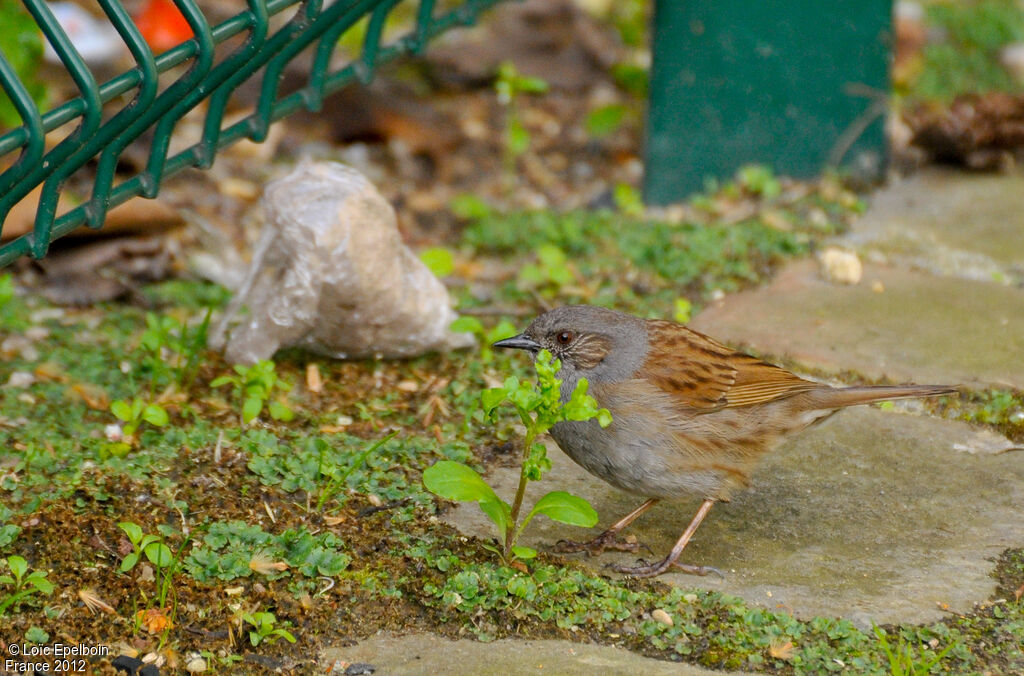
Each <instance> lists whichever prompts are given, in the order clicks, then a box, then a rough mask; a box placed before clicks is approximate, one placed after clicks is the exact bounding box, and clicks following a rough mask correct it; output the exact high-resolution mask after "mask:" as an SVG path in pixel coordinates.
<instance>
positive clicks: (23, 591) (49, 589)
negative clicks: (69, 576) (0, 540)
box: [0, 556, 53, 617]
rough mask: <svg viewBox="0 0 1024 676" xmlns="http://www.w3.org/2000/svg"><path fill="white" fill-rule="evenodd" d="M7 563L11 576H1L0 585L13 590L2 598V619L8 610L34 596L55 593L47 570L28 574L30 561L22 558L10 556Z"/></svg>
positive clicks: (0, 601) (0, 611)
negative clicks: (47, 577) (48, 578)
mask: <svg viewBox="0 0 1024 676" xmlns="http://www.w3.org/2000/svg"><path fill="white" fill-rule="evenodd" d="M5 563H6V564H7V568H8V569H10V571H11V574H10V575H0V585H7V586H9V587H13V588H12V589H11V590H10V592H9V593H8V594H7V595H6V596H4V597H0V617H3V616H4V615H5V614H6V613H7V609H8V608H11V607H12V606H15V605H17V604H20V603H21V601H22V600H24V599H26V598H28V597H29V596H32V595H33V594H44V595H46V596H49V595H50V594H52V593H53V583H52V582H50V581H49V580H47V579H46V571H45V570H33V571H32V572H31V573H30V572H28V561H26V560H25V559H23V558H21V557H20V556H8V557H7V559H6V560H5Z"/></svg>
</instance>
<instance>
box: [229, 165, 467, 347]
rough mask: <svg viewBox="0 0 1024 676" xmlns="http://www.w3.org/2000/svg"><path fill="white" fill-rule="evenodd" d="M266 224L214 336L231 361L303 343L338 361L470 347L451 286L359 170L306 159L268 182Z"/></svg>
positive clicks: (265, 207)
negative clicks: (405, 238) (407, 240)
mask: <svg viewBox="0 0 1024 676" xmlns="http://www.w3.org/2000/svg"><path fill="white" fill-rule="evenodd" d="M263 208H264V211H265V213H266V224H265V225H264V229H263V234H262V236H261V238H260V241H259V243H258V245H257V247H256V250H255V251H254V254H253V260H252V264H251V265H250V267H249V271H248V273H247V275H246V278H245V280H244V281H243V283H242V286H241V287H240V288H239V290H238V292H237V293H236V294H235V297H234V298H233V299H232V300H231V303H230V304H229V305H228V308H227V309H226V311H225V313H224V317H223V318H222V319H221V321H220V322H219V323H218V325H217V326H216V327H215V328H214V330H213V332H212V333H211V338H210V344H211V347H213V348H214V349H221V348H222V347H223V345H224V337H225V334H226V333H227V329H228V325H229V324H230V323H231V322H232V321H233V320H234V319H235V318H236V317H237V316H238V314H239V310H240V309H241V308H242V306H243V305H244V306H247V307H248V308H249V314H248V315H247V316H244V317H243V318H242V322H241V323H239V324H238V325H237V326H235V327H234V328H233V329H232V330H231V333H230V338H229V339H228V342H227V349H226V351H225V356H226V358H227V359H228V360H229V361H231V362H232V363H246V364H251V363H253V362H256V361H257V360H260V359H270V358H271V357H272V356H273V355H274V353H275V352H277V350H279V349H281V348H285V347H299V348H304V349H307V350H310V351H311V352H316V353H318V354H323V355H327V356H330V357H335V358H339V359H344V358H353V359H358V358H366V357H377V358H386V357H412V356H415V355H419V354H423V353H425V352H431V351H441V350H449V349H455V348H463V347H469V346H471V345H473V344H474V342H475V341H474V338H473V337H472V335H471V334H467V333H452V332H451V331H450V330H449V329H448V327H449V326H450V325H451V323H452V321H453V320H454V319H455V318H456V314H455V311H454V310H452V308H451V304H450V300H449V297H448V290H447V289H446V288H445V287H444V285H443V284H442V283H441V281H440V280H439V279H437V277H435V276H434V275H433V274H432V273H431V272H430V270H429V269H427V267H426V266H425V265H424V264H423V263H422V262H421V261H420V260H419V258H417V257H416V255H415V254H413V252H412V251H410V250H409V248H408V247H406V246H405V244H404V243H403V242H402V240H401V237H400V236H399V233H398V228H397V225H396V218H395V211H394V209H392V208H391V205H390V204H389V203H388V201H387V200H385V199H384V197H383V196H381V194H380V193H379V192H377V189H376V188H375V187H374V186H373V184H372V183H370V181H369V180H367V179H366V177H364V176H363V175H362V174H360V173H359V172H358V171H356V170H354V169H351V168H349V167H346V166H344V165H341V164H336V163H333V162H318V163H313V162H305V163H302V164H300V165H299V166H298V167H296V168H295V170H294V171H292V172H291V173H290V174H288V175H287V176H284V177H283V178H280V179H277V180H275V181H272V182H271V183H269V184H267V186H266V189H265V191H264V195H263Z"/></svg>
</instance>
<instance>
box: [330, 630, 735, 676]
mask: <svg viewBox="0 0 1024 676" xmlns="http://www.w3.org/2000/svg"><path fill="white" fill-rule="evenodd" d="M323 657H324V659H323V660H322V662H323V663H327V664H331V663H334V662H335V661H343V662H350V663H355V662H362V663H366V664H372V665H373V666H374V667H376V669H377V671H376V672H375V673H377V674H381V675H383V676H416V675H418V674H431V676H465V675H466V674H473V675H474V676H509V675H510V674H551V675H552V676H556V675H559V674H565V675H567V676H575V675H577V674H578V675H580V676H593V675H594V674H601V675H602V676H604V675H607V676H635V674H644V675H645V676H729V675H730V674H732V675H733V676H738V673H739V672H724V671H711V670H709V669H702V668H701V667H696V666H692V665H688V664H676V663H673V662H663V661H661V660H655V659H650V658H647V657H641V656H640V655H636V654H634V653H631V652H629V651H628V650H623V649H621V648H612V647H608V646H599V645H592V644H589V643H571V642H569V641H527V640H513V639H504V640H500V641H493V642H490V643H481V642H479V641H476V640H473V639H462V640H458V641H452V640H449V639H446V638H442V637H440V636H434V635H432V634H412V635H409V636H396V635H394V634H379V635H377V636H373V637H371V638H368V639H366V640H365V641H360V642H359V643H358V644H357V645H354V646H349V647H346V648H330V649H328V650H325V651H324V653H323ZM343 672H344V669H336V670H335V671H334V672H332V673H343Z"/></svg>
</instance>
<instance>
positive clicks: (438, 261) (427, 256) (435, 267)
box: [420, 246, 455, 277]
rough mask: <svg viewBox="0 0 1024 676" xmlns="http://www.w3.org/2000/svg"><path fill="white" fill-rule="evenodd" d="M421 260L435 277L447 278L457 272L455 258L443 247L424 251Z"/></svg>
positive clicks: (421, 253)
mask: <svg viewBox="0 0 1024 676" xmlns="http://www.w3.org/2000/svg"><path fill="white" fill-rule="evenodd" d="M420 260H421V261H423V264H424V265H426V266H427V268H428V269H429V270H430V271H431V272H432V273H434V276H435V277H447V276H448V275H450V274H452V272H454V271H455V257H454V256H453V255H452V252H451V251H449V250H448V249H445V248H444V247H443V246H435V247H431V248H429V249H424V250H423V251H421V252H420Z"/></svg>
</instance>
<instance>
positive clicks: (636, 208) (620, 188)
mask: <svg viewBox="0 0 1024 676" xmlns="http://www.w3.org/2000/svg"><path fill="white" fill-rule="evenodd" d="M612 199H613V200H615V206H616V207H618V209H619V211H620V212H621V213H622V214H624V215H626V216H629V217H631V218H641V217H642V216H643V215H644V200H643V197H642V196H641V195H640V191H639V190H637V189H636V188H634V187H633V186H631V185H630V184H628V183H616V184H615V187H614V188H613V189H612Z"/></svg>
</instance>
